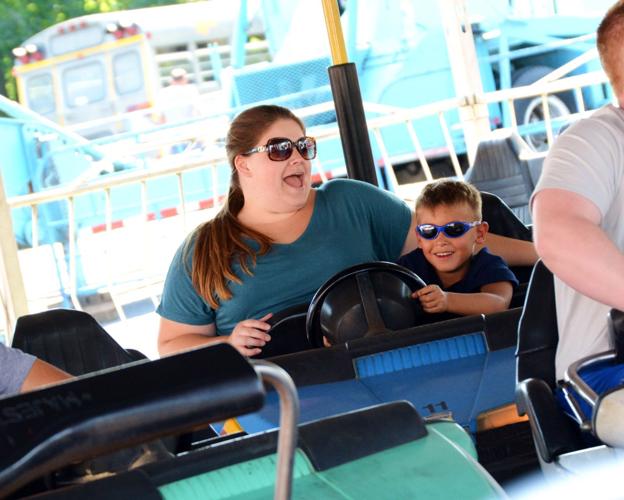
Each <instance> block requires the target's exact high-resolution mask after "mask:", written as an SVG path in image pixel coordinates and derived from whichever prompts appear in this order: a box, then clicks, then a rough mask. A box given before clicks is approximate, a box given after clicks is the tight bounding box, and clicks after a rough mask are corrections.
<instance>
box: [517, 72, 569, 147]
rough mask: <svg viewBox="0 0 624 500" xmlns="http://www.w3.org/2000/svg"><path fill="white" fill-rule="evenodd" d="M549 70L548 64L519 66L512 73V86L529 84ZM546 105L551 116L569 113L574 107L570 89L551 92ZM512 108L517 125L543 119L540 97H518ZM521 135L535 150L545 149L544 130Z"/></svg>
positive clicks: (546, 144)
mask: <svg viewBox="0 0 624 500" xmlns="http://www.w3.org/2000/svg"><path fill="white" fill-rule="evenodd" d="M551 71H553V69H552V68H550V67H548V66H527V67H525V68H521V69H519V70H518V71H517V72H516V73H515V74H514V75H513V79H512V86H513V87H522V86H524V85H530V84H532V83H534V82H536V81H537V80H539V79H540V78H543V77H544V76H546V75H547V74H548V73H550V72H551ZM548 107H549V110H550V116H551V117H552V118H556V117H560V116H566V115H569V114H570V113H572V112H573V110H575V109H576V103H575V100H574V94H573V93H572V91H567V92H559V93H557V94H551V95H549V96H548ZM514 109H515V112H516V120H517V122H518V125H524V124H528V123H530V122H532V121H541V120H542V119H543V114H544V112H543V108H542V99H541V97H533V98H526V99H518V100H517V101H515V103H514ZM559 132H560V131H558V130H555V131H554V133H555V135H557V134H558V133H559ZM523 137H524V140H525V141H526V142H527V143H528V144H529V146H530V147H531V148H533V149H534V150H535V151H545V150H547V149H548V142H547V140H546V133H545V132H544V133H535V134H528V135H525V136H523Z"/></svg>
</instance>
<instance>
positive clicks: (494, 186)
mask: <svg viewBox="0 0 624 500" xmlns="http://www.w3.org/2000/svg"><path fill="white" fill-rule="evenodd" d="M523 149H527V150H528V149H529V146H528V145H527V144H526V143H525V142H524V141H523V140H522V138H521V137H520V136H519V135H517V134H510V135H509V136H507V137H503V138H496V139H490V140H486V141H482V142H480V143H479V145H478V146H477V154H476V156H475V161H474V164H473V165H472V166H471V167H470V168H469V169H468V171H467V172H466V175H465V180H466V181H467V182H470V183H471V184H472V185H474V186H475V187H476V188H477V189H478V190H479V191H487V192H489V193H494V194H496V195H498V196H500V197H501V198H502V199H503V200H504V201H505V203H507V205H509V207H510V208H511V210H512V211H513V212H514V213H515V214H516V216H517V217H518V218H519V219H520V220H521V221H522V222H523V223H525V224H529V223H530V222H531V215H530V213H529V198H530V196H531V193H532V192H533V189H535V182H534V180H533V178H534V175H533V172H534V171H535V172H536V171H537V170H539V169H540V168H541V161H542V160H541V159H539V160H524V159H521V158H520V153H521V151H522V150H523Z"/></svg>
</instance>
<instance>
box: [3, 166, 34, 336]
mask: <svg viewBox="0 0 624 500" xmlns="http://www.w3.org/2000/svg"><path fill="white" fill-rule="evenodd" d="M0 259H1V261H2V262H1V265H2V289H3V292H4V293H3V298H4V301H5V303H4V310H5V311H6V318H5V322H6V328H7V344H9V345H11V339H12V336H13V328H14V327H15V322H16V320H17V318H19V317H20V316H23V315H24V314H28V300H27V299H26V289H25V288H24V279H23V278H22V271H21V269H20V265H19V259H18V257H17V243H16V242H15V234H14V233H13V223H12V221H11V208H10V207H9V204H8V203H7V200H6V194H5V192H4V182H3V180H2V175H1V174H0Z"/></svg>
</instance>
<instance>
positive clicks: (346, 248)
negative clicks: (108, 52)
mask: <svg viewBox="0 0 624 500" xmlns="http://www.w3.org/2000/svg"><path fill="white" fill-rule="evenodd" d="M410 221H411V213H410V210H409V208H408V207H407V205H406V204H405V203H404V202H403V201H402V200H400V199H399V198H397V197H396V196H394V195H393V194H391V193H388V192H387V191H383V190H381V189H379V188H376V187H374V186H372V185H370V184H366V183H363V182H359V181H355V180H348V179H336V180H333V181H330V182H328V183H325V184H323V185H322V186H321V187H320V188H318V190H317V193H316V200H315V204H314V211H313V213H312V218H311V219H310V223H309V224H308V227H307V228H306V230H305V231H304V233H303V234H302V235H301V236H300V237H299V239H297V240H296V241H294V242H293V243H290V244H274V245H273V246H272V247H271V250H270V251H269V252H268V253H267V254H266V255H264V256H262V257H259V258H258V260H257V264H256V266H255V267H254V268H253V276H248V275H246V274H245V273H243V272H242V271H241V269H240V267H239V266H238V265H234V266H233V270H234V272H235V274H236V275H237V276H238V277H240V279H241V280H242V283H241V284H238V283H233V282H230V283H229V287H230V290H231V291H232V299H230V300H227V301H224V302H223V303H222V304H221V305H220V307H219V308H218V309H216V310H214V309H212V308H211V307H210V306H209V305H208V304H207V303H206V301H204V299H203V298H201V297H200V296H199V295H198V294H197V292H196V291H195V289H194V287H193V285H192V283H191V277H190V274H189V272H190V269H191V259H192V254H193V243H194V242H193V241H191V242H190V246H189V248H188V249H187V251H186V253H185V252H184V246H185V245H184V244H183V245H181V246H180V248H179V249H178V251H177V252H176V254H175V256H174V258H173V261H172V263H171V266H170V268H169V272H168V273H167V278H166V280H165V286H164V290H163V294H162V299H161V302H160V305H159V306H158V309H157V311H156V312H157V313H158V314H160V315H161V316H162V317H164V318H167V319H170V320H172V321H176V322H179V323H186V324H189V325H207V324H210V323H215V322H216V327H217V333H218V334H220V335H225V334H229V333H230V332H231V331H232V330H233V329H234V326H235V325H236V324H237V323H238V322H239V321H242V320H244V319H248V318H256V319H257V318H261V317H262V316H264V315H265V314H267V313H269V312H272V313H277V312H279V311H281V310H283V309H286V308H287V307H290V306H293V305H295V304H302V303H307V302H309V301H310V300H311V299H312V296H313V295H314V292H316V290H317V289H318V288H319V287H320V286H321V285H322V284H323V283H324V282H325V281H326V280H327V279H328V278H330V277H331V276H333V275H334V274H336V273H337V272H339V271H342V270H343V269H345V268H347V267H350V266H353V265H355V264H361V263H363V262H370V261H376V260H385V261H393V262H394V261H396V260H397V259H398V257H399V255H400V253H401V249H402V248H403V244H404V243H405V239H406V237H407V232H408V231H409V227H410ZM185 256H186V259H187V262H186V265H185V263H184V261H183V259H184V258H185Z"/></svg>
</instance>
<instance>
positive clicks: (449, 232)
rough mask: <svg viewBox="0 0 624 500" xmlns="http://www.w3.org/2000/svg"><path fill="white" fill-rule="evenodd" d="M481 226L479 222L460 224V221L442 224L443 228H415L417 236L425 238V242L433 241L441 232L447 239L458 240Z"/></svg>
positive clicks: (425, 225) (430, 225)
mask: <svg viewBox="0 0 624 500" xmlns="http://www.w3.org/2000/svg"><path fill="white" fill-rule="evenodd" d="M479 224H481V221H480V220H479V221H474V222H461V221H453V222H449V223H448V224H444V225H443V226H436V225H435V224H419V225H418V226H416V231H418V234H420V236H422V237H423V238H425V239H426V240H435V239H436V238H437V237H438V234H440V231H442V232H443V233H444V234H445V235H446V236H448V237H449V238H459V237H460V236H463V235H464V234H466V233H467V232H468V231H470V229H471V228H473V227H475V226H478V225H479Z"/></svg>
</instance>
